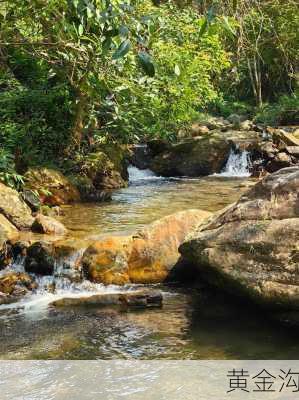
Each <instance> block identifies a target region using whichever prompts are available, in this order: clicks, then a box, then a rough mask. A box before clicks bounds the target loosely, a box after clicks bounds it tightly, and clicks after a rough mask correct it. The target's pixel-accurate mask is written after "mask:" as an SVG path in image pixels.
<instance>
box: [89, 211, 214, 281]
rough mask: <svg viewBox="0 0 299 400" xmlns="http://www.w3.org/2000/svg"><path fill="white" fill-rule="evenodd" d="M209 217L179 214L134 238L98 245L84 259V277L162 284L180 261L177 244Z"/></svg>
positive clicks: (160, 221)
mask: <svg viewBox="0 0 299 400" xmlns="http://www.w3.org/2000/svg"><path fill="white" fill-rule="evenodd" d="M210 215H211V214H210V213H209V212H206V211H201V210H187V211H182V212H179V213H176V214H172V215H169V216H167V217H164V218H162V219H160V220H158V221H155V222H153V223H152V224H150V225H149V226H147V227H146V228H144V229H142V230H140V231H138V232H137V233H136V234H135V235H133V236H125V237H111V238H107V239H105V240H102V241H97V242H95V243H93V244H92V245H91V246H89V247H88V248H87V250H86V251H85V253H84V255H83V259H82V264H83V270H84V272H85V275H86V277H87V278H88V279H90V280H92V281H94V282H99V283H104V284H118V285H121V284H125V283H129V282H133V283H157V282H163V281H164V280H165V279H166V278H167V277H168V275H169V272H170V271H171V269H172V268H173V267H174V266H175V264H176V263H177V261H178V259H179V256H180V255H179V252H178V247H179V246H180V244H181V243H183V241H184V239H185V237H186V236H187V235H188V234H190V233H191V232H192V231H193V230H195V229H196V228H197V227H198V225H200V224H201V223H202V222H203V221H204V220H205V219H206V218H207V217H209V216H210Z"/></svg>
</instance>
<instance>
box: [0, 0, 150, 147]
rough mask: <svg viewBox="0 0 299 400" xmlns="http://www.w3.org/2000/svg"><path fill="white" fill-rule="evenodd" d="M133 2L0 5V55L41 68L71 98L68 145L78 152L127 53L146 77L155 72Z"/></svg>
mask: <svg viewBox="0 0 299 400" xmlns="http://www.w3.org/2000/svg"><path fill="white" fill-rule="evenodd" d="M137 5H138V1H129V0H128V1H126V2H123V1H118V0H114V1H109V0H103V1H102V0H90V1H89V0H30V1H29V0H16V1H14V2H9V1H7V2H4V3H2V5H1V28H2V29H1V37H0V45H1V53H2V55H3V59H6V60H8V61H9V54H10V53H11V52H12V49H16V48H19V49H20V51H22V52H23V53H25V54H29V55H31V56H32V57H34V58H35V59H37V60H39V61H41V62H44V63H46V64H47V65H48V66H49V67H50V71H49V72H50V73H51V74H52V76H54V75H57V76H58V77H59V79H60V80H65V81H66V82H67V83H68V84H69V86H70V87H71V89H72V93H73V98H74V101H73V104H72V113H73V123H72V129H71V131H72V144H73V145H75V146H76V147H78V146H80V143H81V141H82V133H83V131H84V128H85V127H86V126H87V125H88V122H89V121H88V115H89V111H90V110H91V109H92V107H93V105H94V103H96V102H98V101H100V100H101V96H100V94H99V93H100V92H101V90H102V89H103V88H105V87H106V86H107V83H106V82H107V80H108V79H109V76H110V73H111V66H114V67H115V68H114V71H115V70H116V69H118V68H119V69H121V68H122V65H121V64H122V62H126V60H124V61H122V59H125V58H126V56H127V54H128V53H129V51H130V50H131V48H133V49H134V50H135V51H136V53H137V57H138V58H139V60H140V65H141V66H142V67H143V68H144V70H145V72H147V73H149V74H150V75H153V74H154V66H153V63H152V61H151V59H150V57H149V56H148V55H147V52H146V50H147V49H146V48H145V47H144V42H145V39H144V38H143V37H141V36H140V34H139V31H140V30H141V29H140V26H141V25H140V22H139V21H138V19H137V18H136V15H135V7H136V6H137Z"/></svg>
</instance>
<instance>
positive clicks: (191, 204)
mask: <svg viewBox="0 0 299 400" xmlns="http://www.w3.org/2000/svg"><path fill="white" fill-rule="evenodd" d="M232 157H233V156H232ZM242 157H243V158H242ZM234 160H235V159H234ZM242 160H243V161H242ZM246 160H247V156H246V157H245V158H244V156H242V154H241V161H242V162H243V163H244V162H245V161H246ZM230 163H234V165H237V163H236V162H235V161H234V162H232V158H231V159H230V160H229V162H228V166H227V169H228V170H229V165H230ZM247 165H248V164H247ZM241 166H242V168H243V167H244V165H243V164H242V165H241ZM242 168H241V172H240V175H241V176H242V178H240V177H236V171H235V170H233V171H232V172H233V175H234V178H231V177H228V176H227V175H228V174H226V173H225V174H223V175H219V176H211V177H207V178H202V179H187V178H180V179H178V178H176V179H165V178H161V177H157V176H155V175H154V174H153V173H152V172H151V171H148V170H145V171H140V170H137V169H136V168H134V167H130V168H129V173H130V185H129V187H128V188H125V189H122V190H119V191H116V192H115V193H114V195H113V199H112V201H111V202H109V203H98V204H75V205H71V206H66V207H64V216H63V217H62V221H63V222H64V224H65V225H66V226H67V227H68V228H69V231H70V237H69V239H70V240H71V241H78V243H79V244H80V245H79V250H78V252H79V253H80V252H82V251H83V250H84V245H87V244H86V243H87V242H88V241H89V240H94V239H97V238H102V237H105V236H107V235H111V234H113V235H115V234H121V235H126V234H129V233H132V232H134V231H136V229H138V228H140V227H143V226H144V225H146V224H148V223H150V222H152V221H153V220H155V219H157V218H160V217H163V216H165V215H168V214H171V213H173V212H176V211H180V210H184V209H190V208H201V209H204V210H209V211H216V210H219V209H221V208H223V207H225V206H226V205H228V204H230V203H232V202H233V201H235V200H237V199H238V198H239V196H240V195H241V193H242V192H243V191H245V190H246V187H247V186H248V184H250V181H249V180H248V179H247V178H244V169H242ZM82 243H83V244H82ZM84 243H85V244H84ZM80 246H81V247H80ZM76 257H78V253H74V254H73V255H72V257H71V258H69V259H67V260H64V264H62V263H61V262H60V261H58V262H57V267H56V271H55V273H56V276H55V277H54V278H53V277H46V278H43V279H42V280H41V281H40V289H39V290H38V291H37V293H35V294H33V295H30V296H29V297H26V298H25V299H23V300H22V301H20V302H19V303H17V304H11V305H2V306H0V359H1V358H2V359H112V358H123V359H157V358H163V359H254V358H259V359H293V358H298V356H299V344H298V340H297V337H296V334H295V333H292V332H290V331H287V330H286V329H285V328H283V327H277V326H272V324H271V323H270V322H268V321H267V320H266V319H265V318H264V315H262V314H261V312H260V311H256V310H251V309H250V308H248V306H246V305H241V304H237V303H236V302H235V301H234V300H231V299H229V298H228V297H227V296H224V295H223V294H221V293H217V292H215V291H211V290H208V289H206V288H187V289H186V288H182V287H181V288H179V287H169V286H164V285H157V287H158V288H160V289H161V290H162V292H163V295H164V306H163V308H162V309H151V310H143V311H129V312H124V311H119V310H116V309H114V308H88V307H85V308H84V307H73V308H72V307H69V308H65V309H55V308H54V307H50V306H49V303H50V302H51V301H53V300H55V299H57V298H60V297H64V296H66V295H68V296H70V295H72V296H74V297H76V296H82V294H90V293H103V292H108V293H111V292H119V291H121V290H124V291H126V290H132V289H135V288H136V286H134V285H131V286H126V287H121V288H120V287H117V286H108V287H104V286H103V285H95V284H91V283H89V282H86V281H85V282H83V283H80V284H70V282H69V281H68V280H67V279H65V278H62V275H63V274H62V272H63V270H64V269H65V268H67V267H68V265H67V264H72V263H74V262H75V260H76ZM14 268H17V269H19V270H22V268H23V266H22V260H21V259H20V260H18V261H17V263H16V264H15V265H14ZM53 279H54V280H55V283H56V292H55V294H51V293H49V292H48V291H46V290H45V288H46V287H47V286H48V285H49V284H51V283H52V281H53Z"/></svg>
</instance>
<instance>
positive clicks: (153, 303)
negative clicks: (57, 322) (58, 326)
mask: <svg viewBox="0 0 299 400" xmlns="http://www.w3.org/2000/svg"><path fill="white" fill-rule="evenodd" d="M162 301H163V297H162V294H161V292H160V291H158V290H138V291H132V292H122V293H101V294H93V295H90V296H82V297H66V298H62V299H59V300H56V301H54V302H53V303H52V304H51V305H53V306H55V307H74V306H94V307H104V306H120V307H122V308H152V307H161V306H162Z"/></svg>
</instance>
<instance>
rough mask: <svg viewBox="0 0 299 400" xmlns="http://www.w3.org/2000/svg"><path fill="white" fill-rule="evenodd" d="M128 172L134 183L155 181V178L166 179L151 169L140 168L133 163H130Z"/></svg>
mask: <svg viewBox="0 0 299 400" xmlns="http://www.w3.org/2000/svg"><path fill="white" fill-rule="evenodd" d="M128 173H129V183H132V184H134V183H135V184H136V183H139V182H142V181H148V180H150V181H153V180H160V179H165V178H163V177H162V176H157V175H156V174H155V173H154V172H153V171H151V170H150V169H139V168H136V167H134V166H133V165H129V167H128Z"/></svg>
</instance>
